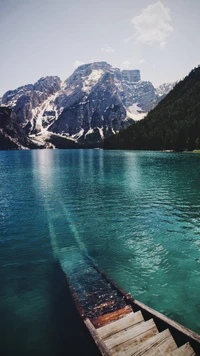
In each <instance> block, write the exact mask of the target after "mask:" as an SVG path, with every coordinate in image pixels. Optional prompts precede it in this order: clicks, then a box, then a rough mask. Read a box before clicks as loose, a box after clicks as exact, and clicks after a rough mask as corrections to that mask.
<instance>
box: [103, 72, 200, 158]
mask: <svg viewBox="0 0 200 356" xmlns="http://www.w3.org/2000/svg"><path fill="white" fill-rule="evenodd" d="M104 147H105V148H112V149H116V148H117V149H147V150H150V149H152V150H163V149H164V150H176V151H182V150H193V149H199V148H200V66H198V67H197V68H195V69H193V70H192V71H191V72H190V74H189V75H188V76H187V77H186V78H185V79H184V80H182V81H180V82H178V83H177V84H176V85H175V87H174V88H173V89H172V90H171V91H170V92H169V93H168V95H167V96H166V97H165V98H164V99H163V100H162V101H161V102H160V103H159V104H158V105H157V106H156V107H155V108H154V109H153V110H152V111H150V112H149V113H148V115H147V116H146V117H145V118H144V120H142V121H140V122H137V123H135V124H133V125H131V126H130V127H128V128H127V129H126V130H124V131H122V132H120V133H118V134H117V135H115V136H112V137H110V138H108V139H106V140H105V142H104Z"/></svg>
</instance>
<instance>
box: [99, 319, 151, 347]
mask: <svg viewBox="0 0 200 356" xmlns="http://www.w3.org/2000/svg"><path fill="white" fill-rule="evenodd" d="M155 328H156V326H155V323H154V321H153V319H150V320H148V321H146V322H141V323H139V324H138V325H137V324H136V325H134V326H131V327H130V328H128V329H124V330H121V331H120V332H118V333H116V334H114V335H112V336H110V337H109V338H107V339H105V340H104V342H105V344H106V346H107V348H108V349H112V348H114V347H116V346H118V345H120V344H122V343H124V342H126V341H128V340H131V339H133V338H135V337H138V336H141V335H142V334H144V333H145V332H147V331H149V330H151V329H155ZM156 330H157V329H156Z"/></svg>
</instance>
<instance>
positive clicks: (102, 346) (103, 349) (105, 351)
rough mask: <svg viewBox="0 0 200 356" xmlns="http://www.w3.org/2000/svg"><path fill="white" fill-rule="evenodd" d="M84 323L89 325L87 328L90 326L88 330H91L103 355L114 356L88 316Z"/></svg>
mask: <svg viewBox="0 0 200 356" xmlns="http://www.w3.org/2000/svg"><path fill="white" fill-rule="evenodd" d="M84 323H85V325H86V326H87V328H88V330H89V332H90V334H91V336H92V338H93V340H94V342H95V343H96V345H97V346H98V348H99V350H100V352H101V354H102V355H103V356H112V354H111V353H110V351H109V349H108V348H107V347H106V345H105V343H104V342H103V340H102V339H101V338H100V336H99V335H98V333H97V330H96V329H95V327H94V326H93V325H92V323H91V321H90V320H89V319H88V318H87V319H85V320H84Z"/></svg>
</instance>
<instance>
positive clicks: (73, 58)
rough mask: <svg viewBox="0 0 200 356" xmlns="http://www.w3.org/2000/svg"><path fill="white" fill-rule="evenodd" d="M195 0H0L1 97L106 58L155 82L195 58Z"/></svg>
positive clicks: (170, 77) (198, 6)
mask: <svg viewBox="0 0 200 356" xmlns="http://www.w3.org/2000/svg"><path fill="white" fill-rule="evenodd" d="M199 17H200V0H158V1H157V0H140V1H138V0H101V1H100V0H0V34H1V42H0V96H2V95H3V94H4V93H5V92H6V91H7V90H12V89H15V88H17V87H19V86H21V85H24V84H31V83H35V82H36V81H37V80H38V79H39V78H41V77H44V76H47V75H58V76H59V77H60V78H61V79H62V80H65V79H67V78H68V77H69V76H70V75H71V74H72V73H73V71H74V70H75V69H76V68H77V66H78V65H81V64H83V63H91V62H97V61H106V62H108V63H109V64H111V65H112V66H114V67H117V68H120V69H140V71H141V78H142V80H148V81H151V82H152V83H153V84H154V85H155V86H158V85H160V84H162V83H166V82H173V81H176V80H180V79H182V78H184V77H185V76H186V75H187V74H188V73H189V72H190V71H191V70H192V69H193V68H194V67H196V66H197V65H199V64H200V40H199V33H200V21H199Z"/></svg>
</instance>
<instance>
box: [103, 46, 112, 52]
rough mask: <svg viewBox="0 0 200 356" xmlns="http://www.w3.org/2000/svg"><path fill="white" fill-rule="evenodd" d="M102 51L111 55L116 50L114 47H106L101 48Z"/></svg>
mask: <svg viewBox="0 0 200 356" xmlns="http://www.w3.org/2000/svg"><path fill="white" fill-rule="evenodd" d="M101 51H102V52H107V53H111V52H114V49H113V48H112V47H110V46H108V45H106V47H101Z"/></svg>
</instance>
